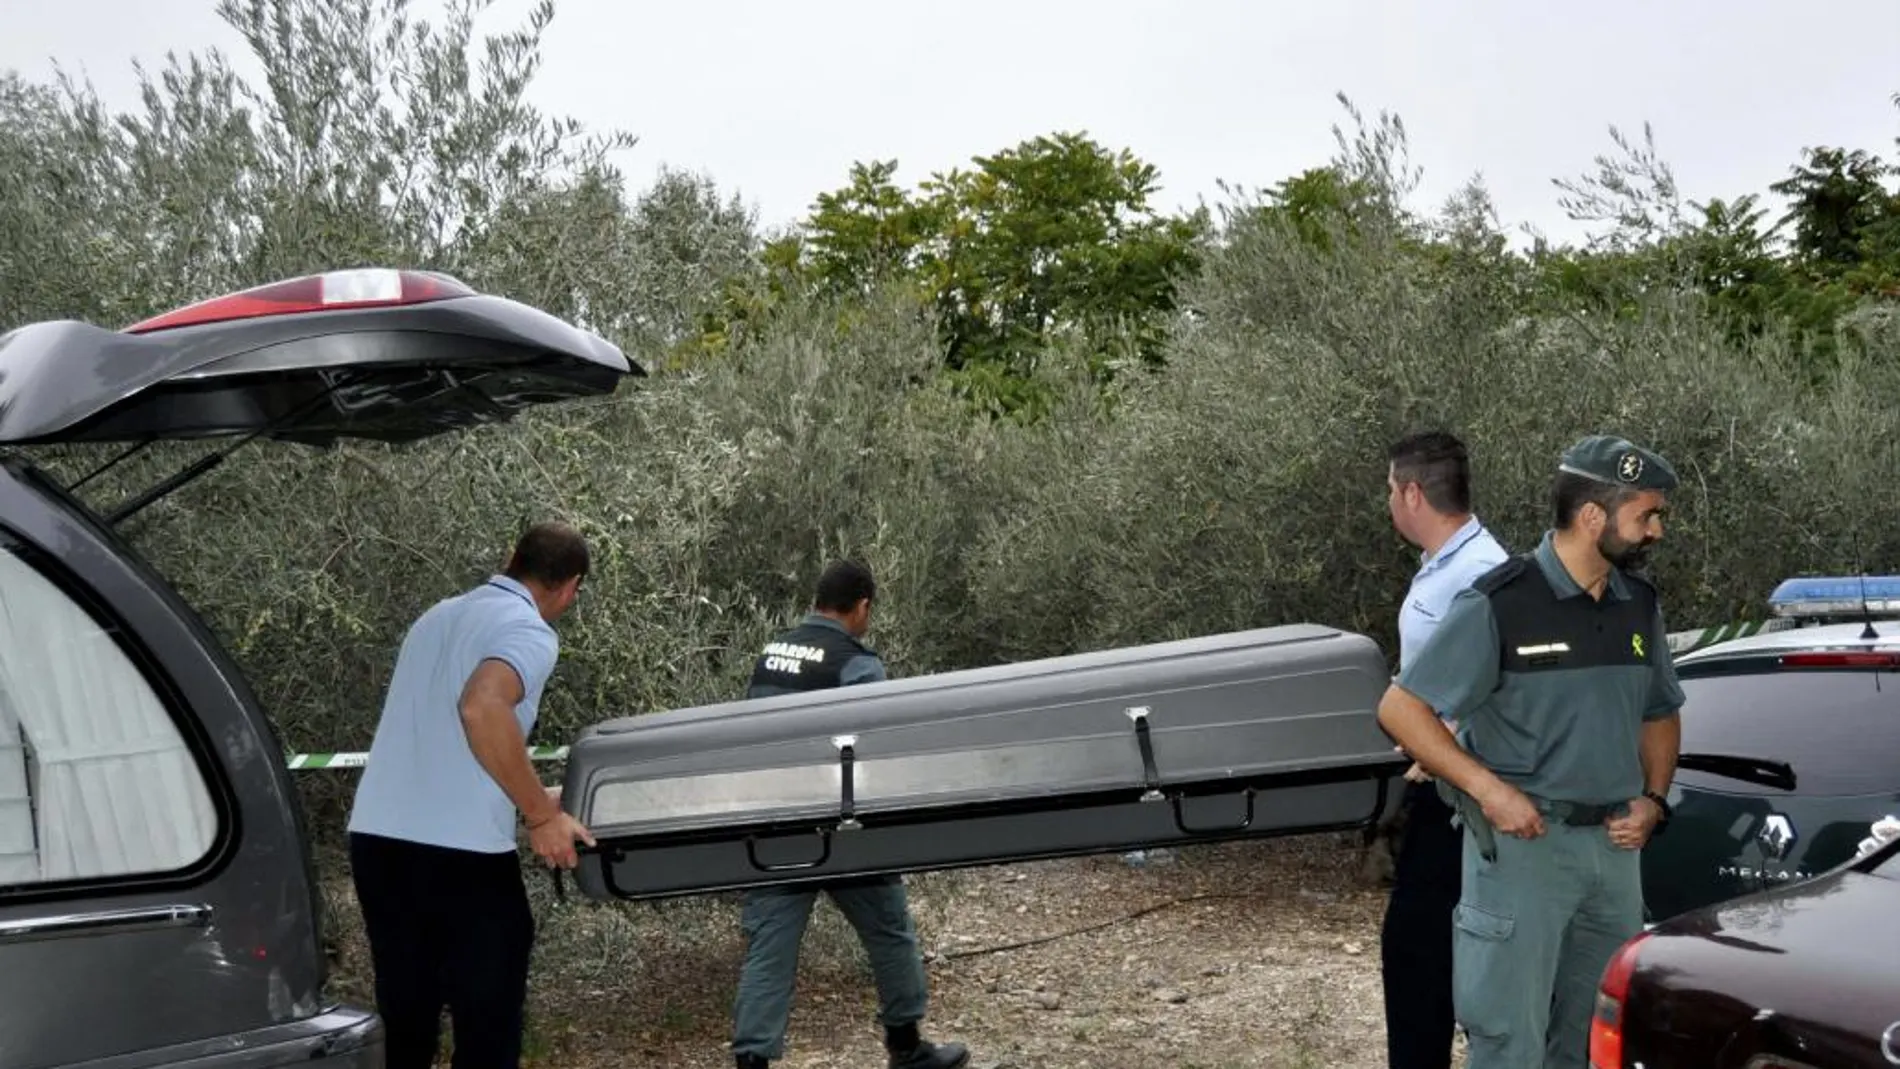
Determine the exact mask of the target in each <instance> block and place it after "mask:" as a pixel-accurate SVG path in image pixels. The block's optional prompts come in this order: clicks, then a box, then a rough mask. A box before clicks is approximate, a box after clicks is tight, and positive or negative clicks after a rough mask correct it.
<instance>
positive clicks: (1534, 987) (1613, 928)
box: [1379, 435, 1683, 1069]
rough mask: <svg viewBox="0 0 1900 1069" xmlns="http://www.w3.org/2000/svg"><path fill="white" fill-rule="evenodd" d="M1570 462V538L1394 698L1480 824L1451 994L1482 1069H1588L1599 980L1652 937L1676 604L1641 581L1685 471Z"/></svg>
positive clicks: (1512, 576) (1447, 641) (1523, 570)
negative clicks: (1651, 870)
mask: <svg viewBox="0 0 1900 1069" xmlns="http://www.w3.org/2000/svg"><path fill="white" fill-rule="evenodd" d="M1558 469H1559V470H1558V472H1557V475H1556V480H1555V486H1554V488H1553V494H1552V498H1553V505H1554V511H1555V513H1556V515H1555V524H1554V527H1553V528H1552V530H1550V531H1549V532H1547V533H1546V534H1545V535H1544V538H1543V540H1542V541H1541V542H1540V543H1539V545H1538V546H1537V548H1536V550H1535V551H1533V552H1531V553H1528V554H1524V555H1523V556H1519V557H1513V558H1512V559H1510V560H1509V561H1506V562H1505V563H1504V564H1502V565H1499V566H1498V567H1497V568H1495V569H1493V570H1492V571H1490V572H1488V573H1486V574H1485V575H1483V576H1481V577H1479V578H1478V580H1477V581H1476V582H1474V583H1473V584H1472V586H1471V588H1470V589H1468V590H1466V591H1464V592H1462V593H1460V594H1458V595H1457V596H1456V597H1455V598H1453V600H1452V607H1451V611H1450V612H1448V613H1446V615H1445V619H1444V620H1443V621H1442V622H1441V623H1440V624H1439V626H1438V630H1437V632H1436V633H1435V634H1433V636H1432V637H1431V639H1430V640H1429V641H1428V642H1427V643H1426V644H1425V647H1424V648H1423V649H1422V650H1420V651H1419V654H1418V657H1417V658H1416V659H1415V660H1414V661H1413V662H1412V663H1411V665H1410V666H1408V667H1407V668H1406V669H1405V670H1403V671H1401V672H1400V673H1399V678H1398V680H1397V681H1396V682H1395V683H1394V684H1393V686H1392V687H1391V688H1390V689H1389V690H1388V691H1387V692H1386V696H1385V698H1384V700H1383V701H1382V702H1381V703H1380V706H1379V721H1380V723H1381V724H1383V725H1384V726H1385V728H1386V730H1387V731H1388V732H1390V733H1391V734H1392V735H1393V736H1394V737H1395V738H1397V739H1398V741H1399V743H1400V745H1401V746H1403V747H1404V748H1405V750H1406V752H1407V753H1410V754H1411V755H1412V756H1413V757H1414V758H1415V759H1416V760H1417V761H1418V762H1419V763H1420V764H1422V765H1423V766H1424V767H1425V768H1426V769H1427V770H1428V771H1429V772H1431V773H1432V774H1433V775H1435V776H1437V777H1438V779H1439V781H1440V786H1441V789H1442V791H1443V792H1444V794H1445V796H1446V799H1447V801H1448V802H1450V803H1451V804H1452V805H1453V806H1454V807H1455V808H1456V809H1457V810H1458V813H1459V819H1460V821H1461V823H1462V825H1463V827H1464V831H1465V849H1464V872H1463V889H1462V893H1461V895H1460V898H1459V902H1458V906H1457V909H1456V911H1455V913H1454V916H1453V925H1454V928H1453V950H1452V957H1453V985H1452V986H1453V999H1454V1002H1455V1004H1456V1006H1457V1013H1458V1021H1459V1023H1460V1024H1461V1025H1462V1026H1463V1027H1464V1030H1465V1035H1466V1038H1467V1040H1468V1043H1469V1054H1468V1058H1467V1061H1466V1065H1467V1066H1468V1069H1524V1067H1526V1066H1546V1067H1550V1069H1584V1067H1585V1066H1586V1065H1587V1064H1588V1059H1589V1045H1590V1039H1589V1035H1590V1021H1591V1018H1592V1015H1593V1012H1594V1004H1595V999H1596V987H1597V983H1598V981H1599V980H1600V979H1601V977H1602V975H1603V970H1604V969H1605V967H1607V966H1608V964H1609V961H1610V958H1611V956H1612V955H1613V954H1614V953H1615V952H1616V949H1617V948H1618V947H1619V946H1621V945H1622V944H1623V943H1624V942H1625V941H1626V940H1628V939H1629V938H1631V937H1632V936H1634V935H1636V934H1637V933H1638V932H1640V931H1642V927H1643V887H1642V869H1641V854H1640V851H1641V850H1642V847H1643V845H1644V844H1645V843H1647V842H1648V840H1649V837H1650V835H1651V834H1652V833H1654V832H1655V831H1656V829H1657V828H1658V827H1660V826H1662V825H1664V824H1665V823H1666V822H1667V820H1668V816H1669V810H1668V803H1667V801H1666V800H1665V799H1666V797H1667V794H1668V790H1669V784H1670V781H1671V780H1672V779H1673V778H1674V777H1675V769H1676V757H1677V749H1678V746H1679V744H1680V740H1681V727H1680V720H1679V719H1678V710H1679V709H1680V707H1681V705H1682V701H1683V695H1682V688H1681V686H1680V685H1679V684H1678V683H1677V681H1676V674H1675V667H1674V664H1673V662H1672V660H1671V658H1670V653H1669V644H1668V632H1667V630H1666V628H1665V627H1664V625H1663V615H1662V610H1661V607H1660V603H1659V599H1658V597H1657V594H1656V590H1655V588H1654V587H1653V586H1651V585H1650V584H1649V583H1648V582H1647V581H1646V580H1644V579H1642V578H1639V577H1638V576H1637V575H1636V574H1635V573H1636V570H1637V569H1639V568H1640V567H1641V565H1642V563H1643V561H1644V558H1645V557H1646V555H1647V553H1648V551H1649V549H1650V547H1651V546H1653V545H1654V544H1655V543H1656V542H1657V541H1658V540H1660V539H1661V538H1662V533H1663V531H1662V517H1663V513H1664V510H1665V508H1666V506H1667V503H1668V500H1667V495H1668V492H1669V491H1670V490H1672V489H1674V488H1675V486H1676V483H1677V479H1676V474H1675V472H1674V471H1673V470H1672V469H1671V468H1670V466H1669V464H1668V463H1667V462H1666V461H1665V460H1664V459H1663V458H1662V457H1660V456H1658V455H1657V454H1656V453H1654V452H1652V451H1650V450H1648V449H1644V448H1642V447H1640V446H1636V445H1633V444H1631V443H1630V442H1628V441H1625V440H1624V439H1621V438H1616V437H1611V436H1607V435H1593V436H1591V437H1588V438H1585V439H1583V440H1582V441H1580V442H1578V443H1576V444H1575V445H1573V446H1572V447H1571V448H1570V449H1568V450H1566V451H1565V452H1564V454H1563V457H1562V459H1561V461H1560V462H1559V465H1558ZM1436 712H1443V713H1447V714H1449V715H1450V717H1451V718H1452V719H1453V720H1455V721H1456V722H1457V724H1458V728H1457V733H1456V736H1455V737H1454V735H1453V734H1452V732H1451V731H1450V730H1448V729H1447V728H1446V726H1445V725H1444V723H1443V722H1441V721H1440V720H1439V718H1438V716H1437V715H1435V713H1436Z"/></svg>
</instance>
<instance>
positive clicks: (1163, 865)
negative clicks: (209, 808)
mask: <svg viewBox="0 0 1900 1069" xmlns="http://www.w3.org/2000/svg"><path fill="white" fill-rule="evenodd" d="M1374 871H1376V870H1375V868H1374V867H1373V866H1372V865H1369V864H1368V862H1367V860H1366V855H1365V853H1364V852H1363V851H1362V850H1361V849H1360V848H1359V847H1358V840H1357V838H1356V837H1354V836H1338V835H1320V836H1306V837H1300V838H1295V839H1279V840H1270V841H1262V842H1251V843H1232V844H1224V845H1217V846H1206V847H1197V848H1193V849H1189V850H1185V851H1179V852H1175V853H1173V854H1171V855H1169V856H1166V857H1164V858H1161V859H1155V860H1151V861H1150V862H1149V863H1147V864H1142V865H1131V864H1129V863H1127V862H1126V861H1125V860H1124V859H1122V858H1120V857H1115V856H1110V857H1096V858H1081V859H1071V860H1063V861H1048V862H1037V863H1032V864H1024V865H1014V866H1005V867H997V868H986V869H969V870H963V871H958V872H942V873H929V874H923V875H918V876H912V877H911V878H910V881H909V886H910V892H911V897H912V903H913V908H914V910H915V912H916V914H917V920H918V927H919V931H920V935H921V937H922V940H923V944H924V946H925V948H926V951H927V955H928V970H929V975H930V981H931V988H932V992H931V996H932V997H931V1015H930V1018H929V1020H927V1021H926V1022H925V1030H926V1033H927V1034H929V1035H931V1036H933V1037H937V1038H952V1039H958V1040H961V1041H963V1042H965V1043H967V1044H969V1045H970V1047H971V1050H972V1052H973V1057H972V1062H971V1064H972V1066H973V1067H974V1069H1032V1067H1035V1069H1041V1067H1048V1069H1069V1067H1079V1066H1088V1067H1122V1066H1127V1067H1131V1069H1133V1067H1156V1066H1172V1067H1177V1069H1226V1067H1243V1066H1244V1067H1274V1069H1277V1067H1288V1069H1293V1067H1302V1069H1303V1067H1321V1066H1324V1067H1329V1069H1361V1067H1364V1069H1372V1067H1377V1066H1383V1065H1384V1063H1385V1058H1384V1036H1383V1016H1382V1011H1381V1006H1380V992H1379V952H1378V926H1379V915H1380V911H1381V910H1382V908H1383V904H1384V897H1385V892H1384V889H1383V887H1382V886H1381V885H1380V883H1379V882H1378V880H1377V879H1376V878H1375V877H1374V876H1373V875H1370V873H1373V872H1374ZM339 882H340V881H334V880H333V881H331V882H330V883H331V887H332V888H333V905H334V906H336V907H337V912H336V914H335V916H336V921H334V922H333V923H336V924H338V925H339V926H340V927H341V928H343V929H344V930H345V931H346V933H347V934H346V935H344V936H343V937H342V940H341V943H342V945H341V946H340V947H339V948H338V949H339V958H338V974H339V987H340V988H342V989H343V992H344V993H345V994H348V995H351V996H353V997H360V995H361V992H362V988H363V986H364V985H363V980H364V975H363V973H364V970H363V968H362V963H363V955H362V949H361V946H360V941H359V940H358V939H357V938H356V933H355V930H354V929H355V925H354V917H353V916H352V914H353V913H354V910H353V909H352V908H351V906H352V904H351V903H349V902H348V901H347V900H346V899H343V898H340V897H336V892H335V891H334V889H335V888H336V887H337V886H338V884H339ZM545 886H546V881H544V880H536V881H534V882H533V883H532V884H531V887H533V888H535V890H536V897H537V899H538V900H539V901H538V902H537V906H538V909H539V911H540V914H541V921H540V924H541V935H540V942H539V946H538V950H537V960H536V965H535V970H536V973H535V984H534V994H533V998H532V1001H531V1007H530V1013H531V1015H532V1018H533V1022H532V1025H531V1028H532V1030H533V1035H532V1037H531V1043H530V1055H531V1063H532V1064H533V1065H535V1066H545V1067H554V1066H560V1067H563V1069H567V1067H572V1069H608V1067H614V1069H631V1067H636V1066H668V1067H672V1066H679V1067H688V1066H707V1067H721V1066H730V1065H731V1064H732V1061H731V1056H730V1055H729V1054H728V1053H727V1052H726V1047H725V1042H726V1028H727V1027H728V1023H729V1020H730V1007H731V999H732V991H733V985H734V982H735V978H736V976H737V971H738V963H739V957H740V949H741V944H740V936H739V931H738V908H737V905H736V902H735V901H734V900H732V899H731V898H730V897H727V896H712V897H708V898H700V899H686V900H677V901H670V902H662V903H655V904H632V905H618V906H605V907H603V906H598V905H594V904H591V903H584V902H579V901H577V896H574V895H573V894H572V893H570V896H569V898H568V902H567V904H565V905H556V904H554V903H553V902H552V900H551V898H550V897H549V896H548V895H546V894H545ZM333 930H334V929H333ZM875 1005H876V1004H875V994H874V991H873V989H872V987H871V983H870V978H869V973H868V971H867V970H866V969H865V966H864V963H863V958H862V954H861V952H860V951H859V950H858V948H857V945H856V943H855V941H854V940H853V938H852V936H851V934H850V930H849V928H848V927H847V926H846V925H845V923H844V922H843V920H842V918H840V917H839V916H838V914H837V912H836V911H835V910H834V909H833V908H832V907H831V906H830V905H829V904H828V903H825V904H821V905H820V906H819V908H818V910H817V912H816V913H815V914H814V916H813V919H812V925H811V928H810V930H809V931H808V933H807V935H806V940H805V944H804V951H803V958H802V961H801V970H800V975H799V988H798V991H797V998H796V1002H795V1004H794V1008H793V1015H792V1023H791V1030H790V1035H789V1036H788V1037H787V1051H786V1057H785V1059H784V1061H782V1062H780V1063H777V1064H778V1066H779V1067H781V1069H820V1067H823V1069H846V1067H853V1069H855V1067H863V1069H873V1067H879V1066H882V1065H883V1055H882V1052H881V1050H880V1048H879V1035H878V1030H877V1028H876V1025H875V1022H874V1018H873V1015H874V1012H875ZM443 1064H445V1065H446V1064H447V1063H446V1060H445V1061H444V1063H443Z"/></svg>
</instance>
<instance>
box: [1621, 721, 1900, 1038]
mask: <svg viewBox="0 0 1900 1069" xmlns="http://www.w3.org/2000/svg"><path fill="white" fill-rule="evenodd" d="M1890 756H1895V757H1900V755H1890ZM1590 1065H1591V1066H1592V1067H1593V1069H1688V1067H1690V1066H1694V1067H1696V1069H1892V1067H1894V1066H1900V839H1894V840H1892V841H1890V842H1887V843H1885V844H1884V845H1881V846H1878V847H1876V848H1875V849H1873V850H1872V851H1871V852H1868V853H1866V854H1863V855H1861V856H1859V857H1856V858H1855V859H1853V860H1851V861H1848V862H1846V863H1844V864H1842V865H1840V866H1838V867H1836V868H1834V869H1831V870H1829V871H1827V872H1824V873H1822V874H1820V875H1818V876H1815V877H1812V878H1810V879H1806V880H1802V881H1799V882H1794V883H1788V884H1784V885H1781V886H1779V887H1777V888H1775V889H1773V890H1770V891H1763V892H1758V893H1756V894H1752V895H1745V896H1743V897H1740V898H1735V899H1731V900H1728V901H1725V902H1720V903H1717V904H1715V905H1711V906H1707V907H1704V908H1702V909H1697V910H1692V911H1690V912H1687V913H1683V914H1681V915H1679V916H1675V917H1671V918H1669V919H1668V920H1665V921H1663V922H1662V923H1660V924H1657V925H1655V926H1653V927H1651V928H1650V929H1648V930H1647V931H1645V932H1643V933H1642V934H1641V935H1638V936H1636V937H1635V938H1633V939H1631V940H1630V941H1629V942H1628V943H1625V944H1624V945H1623V948H1622V949H1621V950H1620V951H1618V953H1617V955H1616V956H1615V957H1614V958H1612V959H1611V961H1610V965H1609V968H1607V969H1605V970H1604V974H1603V981H1602V984H1601V986H1600V988H1599V991H1598V996H1597V1011H1596V1021H1595V1023H1594V1024H1593V1026H1592V1028H1591V1035H1590Z"/></svg>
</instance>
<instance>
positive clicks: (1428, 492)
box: [1386, 431, 1471, 515]
mask: <svg viewBox="0 0 1900 1069" xmlns="http://www.w3.org/2000/svg"><path fill="white" fill-rule="evenodd" d="M1386 459H1387V460H1389V461H1391V462H1392V477H1393V478H1394V479H1395V480H1397V481H1398V483H1399V485H1400V486H1403V485H1405V484H1406V483H1417V484H1418V488H1419V490H1420V491H1421V492H1422V493H1424V495H1425V500H1426V501H1427V502H1428V503H1429V504H1430V505H1431V506H1432V507H1433V508H1435V509H1437V510H1438V511H1440V512H1443V513H1448V514H1453V515H1455V514H1458V513H1463V512H1470V511H1471V458H1470V456H1469V455H1468V454H1467V453H1466V451H1465V443H1463V442H1461V441H1459V440H1458V438H1457V437H1456V436H1455V435H1452V434H1449V433H1447V432H1445V431H1420V432H1419V433H1417V434H1408V435H1406V436H1405V437H1404V438H1401V439H1399V440H1398V441H1396V442H1394V443H1392V447H1391V448H1390V449H1387V450H1386Z"/></svg>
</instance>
